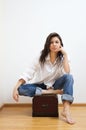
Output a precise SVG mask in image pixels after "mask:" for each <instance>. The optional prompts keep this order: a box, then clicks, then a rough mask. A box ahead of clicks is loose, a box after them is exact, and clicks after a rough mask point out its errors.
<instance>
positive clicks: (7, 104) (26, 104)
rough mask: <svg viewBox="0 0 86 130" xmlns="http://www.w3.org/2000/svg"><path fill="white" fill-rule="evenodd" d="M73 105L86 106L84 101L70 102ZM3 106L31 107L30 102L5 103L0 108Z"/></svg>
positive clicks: (60, 105)
mask: <svg viewBox="0 0 86 130" xmlns="http://www.w3.org/2000/svg"><path fill="white" fill-rule="evenodd" d="M62 106H63V104H61V103H60V104H59V107H62ZM72 106H73V107H86V103H74V104H72ZM3 107H32V103H5V104H4V105H3V106H2V107H1V108H0V110H1V109H2V108H3Z"/></svg>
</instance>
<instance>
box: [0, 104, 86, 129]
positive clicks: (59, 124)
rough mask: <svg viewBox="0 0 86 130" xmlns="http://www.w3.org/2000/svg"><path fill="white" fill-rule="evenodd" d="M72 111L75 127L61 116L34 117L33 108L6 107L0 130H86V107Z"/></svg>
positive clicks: (1, 115) (73, 108)
mask: <svg viewBox="0 0 86 130" xmlns="http://www.w3.org/2000/svg"><path fill="white" fill-rule="evenodd" d="M61 111H62V107H59V113H60V112H61ZM71 111H72V116H73V118H74V119H75V120H76V124H74V125H70V124H67V123H66V122H65V121H64V120H63V119H62V118H61V116H59V118H57V117H32V107H19V106H18V107H4V108H3V109H2V110H1V111H0V130H48V129H49V130H86V107H72V109H71Z"/></svg>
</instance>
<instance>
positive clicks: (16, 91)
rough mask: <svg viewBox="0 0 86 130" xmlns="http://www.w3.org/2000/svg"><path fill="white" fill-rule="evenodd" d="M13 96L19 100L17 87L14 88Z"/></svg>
mask: <svg viewBox="0 0 86 130" xmlns="http://www.w3.org/2000/svg"><path fill="white" fill-rule="evenodd" d="M13 98H14V100H15V101H16V102H18V101H19V94H18V90H17V89H16V88H14V90H13Z"/></svg>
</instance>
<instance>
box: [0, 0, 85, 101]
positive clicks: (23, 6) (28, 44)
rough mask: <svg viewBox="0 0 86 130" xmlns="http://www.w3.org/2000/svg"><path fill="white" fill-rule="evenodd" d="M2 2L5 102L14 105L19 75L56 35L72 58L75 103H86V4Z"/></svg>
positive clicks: (56, 0) (75, 0) (30, 0)
mask: <svg viewBox="0 0 86 130" xmlns="http://www.w3.org/2000/svg"><path fill="white" fill-rule="evenodd" d="M0 2H1V4H2V5H3V6H2V8H1V10H2V17H1V19H2V27H3V29H2V33H1V34H2V40H1V39H0V41H1V42H0V45H1V46H2V47H0V53H1V56H0V58H1V61H2V63H0V70H1V73H0V77H1V79H0V80H2V81H1V82H0V86H2V89H1V88H0V89H1V91H2V90H3V95H2V98H3V100H4V101H3V102H4V103H13V102H14V100H13V99H12V91H13V88H14V85H15V84H16V82H17V80H18V77H19V75H20V74H21V73H22V72H23V71H24V70H25V68H26V67H27V64H29V62H30V61H31V59H32V58H33V57H34V56H35V55H36V54H38V52H40V51H41V49H42V48H43V45H44V43H45V39H46V37H47V35H48V34H49V33H51V32H57V33H59V34H60V35H61V37H62V39H63V42H64V46H65V49H66V50H67V51H68V53H69V54H70V58H71V64H72V70H73V75H74V79H75V84H74V97H75V101H74V102H75V103H86V96H85V93H86V87H85V74H86V67H85V66H86V57H85V55H86V51H85V48H86V44H85V43H86V38H85V35H86V13H85V12H86V7H85V5H86V1H85V0H65V1H64V0H36V1H34V0H1V1H0ZM3 37H4V38H3ZM2 50H3V51H2ZM1 91H0V93H1ZM0 100H1V98H0ZM1 102H2V101H1ZM20 102H31V98H29V97H20Z"/></svg>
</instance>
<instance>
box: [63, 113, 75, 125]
mask: <svg viewBox="0 0 86 130" xmlns="http://www.w3.org/2000/svg"><path fill="white" fill-rule="evenodd" d="M61 115H62V116H63V117H65V119H66V122H67V123H69V124H71V125H73V124H75V121H74V120H73V119H72V117H71V115H70V113H68V112H62V113H61Z"/></svg>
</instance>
